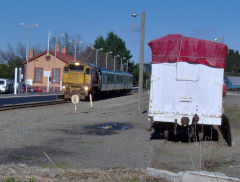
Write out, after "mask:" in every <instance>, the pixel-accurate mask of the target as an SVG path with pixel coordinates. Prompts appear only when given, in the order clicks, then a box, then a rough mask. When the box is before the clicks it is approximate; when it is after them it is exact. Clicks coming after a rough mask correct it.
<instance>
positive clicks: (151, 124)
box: [146, 117, 153, 131]
mask: <svg viewBox="0 0 240 182" xmlns="http://www.w3.org/2000/svg"><path fill="white" fill-rule="evenodd" d="M149 118H150V127H149V128H147V129H146V131H152V128H153V117H149Z"/></svg>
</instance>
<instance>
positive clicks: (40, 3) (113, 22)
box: [0, 0, 240, 63]
mask: <svg viewBox="0 0 240 182" xmlns="http://www.w3.org/2000/svg"><path fill="white" fill-rule="evenodd" d="M142 11H145V13H146V19H145V44H144V62H150V61H151V50H150V48H149V46H148V45H147V43H148V42H149V41H151V40H154V39H158V38H160V37H162V36H165V35H167V34H182V35H184V36H188V37H193V38H200V39H204V40H211V41H214V40H215V39H218V40H221V38H222V37H224V43H225V44H226V45H227V46H228V47H229V48H231V49H234V50H239V49H240V1H239V0H228V1H227V0H201V1H200V0H101V1H100V0H0V22H1V25H0V49H2V50H6V45H7V44H8V43H9V44H10V45H12V46H13V47H15V46H16V44H17V42H18V41H19V42H22V43H23V44H26V42H27V29H26V28H24V27H22V26H19V23H21V22H24V23H25V24H27V25H32V24H39V27H34V28H32V29H31V34H30V45H31V46H34V45H40V46H41V47H42V49H46V48H47V38H48V31H49V30H50V31H51V32H52V33H54V34H57V35H60V34H62V33H68V34H69V35H76V34H79V35H81V39H82V40H83V41H84V42H85V43H86V44H93V43H94V41H95V39H96V38H97V37H98V36H100V35H102V36H103V37H106V36H107V34H108V33H109V32H111V31H113V32H114V33H115V34H117V35H118V36H119V37H120V38H122V39H123V40H124V41H125V43H126V47H127V49H129V50H130V51H131V55H132V59H131V60H132V61H134V62H135V63H139V57H140V30H141V26H140V25H141V13H142ZM132 13H136V14H138V16H137V17H135V18H134V17H132V16H131V14H132Z"/></svg>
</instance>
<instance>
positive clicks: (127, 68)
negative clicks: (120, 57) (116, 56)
mask: <svg viewBox="0 0 240 182" xmlns="http://www.w3.org/2000/svg"><path fill="white" fill-rule="evenodd" d="M128 61H129V60H127V65H126V72H128Z"/></svg>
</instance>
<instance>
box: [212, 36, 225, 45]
mask: <svg viewBox="0 0 240 182" xmlns="http://www.w3.org/2000/svg"><path fill="white" fill-rule="evenodd" d="M214 41H215V42H218V41H219V42H220V39H219V38H215V39H214ZM221 43H222V44H224V36H222V37H221Z"/></svg>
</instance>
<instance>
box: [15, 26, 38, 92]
mask: <svg viewBox="0 0 240 182" xmlns="http://www.w3.org/2000/svg"><path fill="white" fill-rule="evenodd" d="M19 25H20V26H24V27H26V28H27V30H28V40H27V47H26V60H27V66H26V78H25V86H26V87H25V88H26V90H25V93H26V94H27V89H28V86H27V83H28V61H29V48H30V30H31V28H33V27H38V26H39V24H33V25H26V24H24V23H20V24H19Z"/></svg>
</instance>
